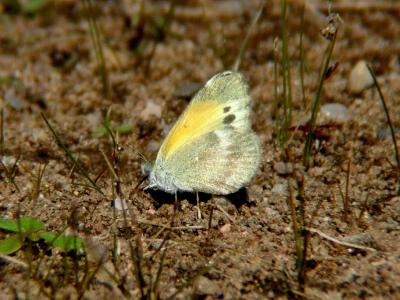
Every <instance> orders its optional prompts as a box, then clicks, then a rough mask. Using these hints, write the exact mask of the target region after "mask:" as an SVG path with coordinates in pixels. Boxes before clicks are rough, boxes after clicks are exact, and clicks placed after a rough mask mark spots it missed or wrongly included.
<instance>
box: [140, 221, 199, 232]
mask: <svg viewBox="0 0 400 300" xmlns="http://www.w3.org/2000/svg"><path fill="white" fill-rule="evenodd" d="M137 222H138V223H141V224H144V225H150V226H157V227H161V228H164V229H170V230H202V229H206V227H204V226H201V225H195V226H174V227H171V226H169V225H165V224H160V223H156V222H152V221H148V220H144V219H138V220H137Z"/></svg>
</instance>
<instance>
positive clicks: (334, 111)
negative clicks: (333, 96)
mask: <svg viewBox="0 0 400 300" xmlns="http://www.w3.org/2000/svg"><path fill="white" fill-rule="evenodd" d="M321 115H322V116H323V117H325V118H327V119H330V120H332V121H337V122H341V123H342V122H347V121H348V120H350V117H351V113H350V111H349V110H348V108H347V107H346V106H344V105H343V104H340V103H327V104H324V105H322V106H321Z"/></svg>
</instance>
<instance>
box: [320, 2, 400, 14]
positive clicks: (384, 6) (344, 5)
mask: <svg viewBox="0 0 400 300" xmlns="http://www.w3.org/2000/svg"><path fill="white" fill-rule="evenodd" d="M318 9H319V10H321V11H323V12H327V11H329V10H334V11H338V12H340V11H364V10H386V11H393V12H400V3H396V2H395V1H383V0H380V1H375V0H373V1H354V0H353V1H342V2H333V3H330V4H326V3H321V4H319V5H318Z"/></svg>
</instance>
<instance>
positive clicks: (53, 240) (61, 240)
mask: <svg viewBox="0 0 400 300" xmlns="http://www.w3.org/2000/svg"><path fill="white" fill-rule="evenodd" d="M40 237H41V238H42V239H44V240H45V241H46V242H47V243H49V244H51V245H53V246H55V247H58V248H60V249H61V250H63V251H65V252H68V251H71V250H76V251H77V250H83V248H84V246H85V241H84V240H83V239H81V238H79V237H77V236H74V235H66V234H61V235H60V234H58V233H55V232H42V233H40Z"/></svg>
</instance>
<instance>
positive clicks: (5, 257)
mask: <svg viewBox="0 0 400 300" xmlns="http://www.w3.org/2000/svg"><path fill="white" fill-rule="evenodd" d="M0 258H1V259H2V260H5V261H7V262H9V263H12V264H15V265H17V266H20V267H22V268H24V269H27V268H28V264H27V263H25V262H23V261H22V260H19V259H16V258H15V257H12V256H8V255H4V254H0Z"/></svg>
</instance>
